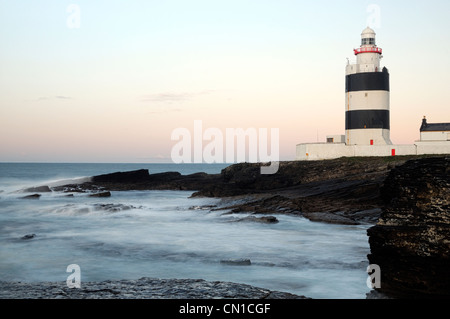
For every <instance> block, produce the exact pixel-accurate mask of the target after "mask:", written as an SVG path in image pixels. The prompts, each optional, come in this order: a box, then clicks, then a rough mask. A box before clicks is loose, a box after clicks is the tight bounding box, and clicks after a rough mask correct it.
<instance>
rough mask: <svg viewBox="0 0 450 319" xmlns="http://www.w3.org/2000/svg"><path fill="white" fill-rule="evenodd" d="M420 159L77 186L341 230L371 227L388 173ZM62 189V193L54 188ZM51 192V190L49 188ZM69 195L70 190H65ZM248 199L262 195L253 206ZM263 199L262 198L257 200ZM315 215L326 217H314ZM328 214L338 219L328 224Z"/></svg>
mask: <svg viewBox="0 0 450 319" xmlns="http://www.w3.org/2000/svg"><path fill="white" fill-rule="evenodd" d="M411 158H421V157H420V156H395V157H364V158H340V159H335V160H327V161H289V162H280V163H279V170H278V171H277V173H276V174H267V175H265V174H261V164H260V163H240V164H234V165H230V166H229V167H227V168H225V169H223V170H222V171H221V173H220V174H206V173H195V174H190V175H181V174H180V173H178V172H165V173H158V174H149V172H148V170H145V169H142V170H137V171H131V172H116V173H111V174H104V175H98V176H94V177H92V178H91V181H90V182H86V183H83V184H80V185H77V189H81V190H83V191H91V192H92V191H94V190H95V191H100V190H103V191H106V190H109V191H123V190H189V191H194V193H193V194H192V197H201V196H203V197H221V198H224V197H237V196H244V195H246V196H249V199H247V200H244V201H243V202H242V203H241V204H240V205H234V207H233V208H231V209H234V211H235V212H251V213H256V214H295V215H302V214H303V213H306V214H307V216H310V217H311V218H315V219H316V220H320V219H322V220H323V221H329V222H335V223H340V222H343V223H345V224H348V223H372V224H373V223H375V222H376V221H377V219H378V216H379V213H380V210H379V209H380V208H381V206H382V200H381V194H380V188H381V186H382V185H383V182H384V179H385V178H386V176H387V175H388V173H389V171H390V170H391V169H392V168H393V167H395V166H396V165H401V164H403V163H405V162H406V161H407V160H409V159H411ZM59 189H61V190H62V189H64V186H63V187H58V190H59ZM53 190H54V191H55V190H56V188H53ZM70 190H71V191H73V189H70ZM250 195H251V196H254V195H262V199H260V200H258V201H254V202H253V199H251V197H250ZM263 197H264V198H263ZM316 213H327V214H321V215H318V214H316ZM328 214H334V215H336V216H338V217H336V218H331V216H330V215H328Z"/></svg>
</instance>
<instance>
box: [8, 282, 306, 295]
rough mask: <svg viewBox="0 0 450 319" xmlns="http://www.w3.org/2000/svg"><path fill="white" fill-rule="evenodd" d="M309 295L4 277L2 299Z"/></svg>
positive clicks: (236, 287)
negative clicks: (26, 280)
mask: <svg viewBox="0 0 450 319" xmlns="http://www.w3.org/2000/svg"><path fill="white" fill-rule="evenodd" d="M225 298H226V299H307V298H306V297H304V296H298V295H294V294H291V293H286V292H280V291H271V290H268V289H264V288H258V287H254V286H251V285H246V284H238V283H232V282H223V281H206V280H203V279H157V278H141V279H137V280H107V281H102V282H81V287H80V288H68V287H67V284H66V282H34V283H23V282H5V281H0V299H225Z"/></svg>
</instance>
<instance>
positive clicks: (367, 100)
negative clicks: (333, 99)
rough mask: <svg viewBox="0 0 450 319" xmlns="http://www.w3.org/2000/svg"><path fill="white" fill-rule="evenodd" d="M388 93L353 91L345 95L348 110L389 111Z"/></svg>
mask: <svg viewBox="0 0 450 319" xmlns="http://www.w3.org/2000/svg"><path fill="white" fill-rule="evenodd" d="M389 96H390V93H389V92H388V91H352V92H347V93H346V94H345V101H346V102H345V103H346V110H350V111H356V110H389Z"/></svg>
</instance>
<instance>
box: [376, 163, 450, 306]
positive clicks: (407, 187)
mask: <svg viewBox="0 0 450 319" xmlns="http://www.w3.org/2000/svg"><path fill="white" fill-rule="evenodd" d="M381 196H382V198H383V199H384V201H385V206H384V208H383V211H382V213H381V216H380V219H379V221H378V222H377V224H376V226H373V227H371V228H370V229H369V230H368V232H367V233H368V235H369V244H370V250H371V253H370V254H369V255H368V259H369V262H370V263H371V264H377V265H379V266H380V270H381V288H380V291H381V292H384V293H386V294H390V295H392V296H400V297H401V296H406V297H435V296H442V297H446V298H450V275H449V270H450V158H449V157H447V158H446V157H437V158H426V159H420V160H411V161H408V162H407V163H405V164H404V165H402V166H399V167H397V168H394V169H393V170H392V171H391V172H390V174H389V176H388V177H387V178H386V181H385V182H384V187H383V188H382V189H381Z"/></svg>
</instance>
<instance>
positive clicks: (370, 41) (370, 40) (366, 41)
mask: <svg viewBox="0 0 450 319" xmlns="http://www.w3.org/2000/svg"><path fill="white" fill-rule="evenodd" d="M369 44H373V45H374V44H375V38H365V39H362V45H369Z"/></svg>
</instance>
